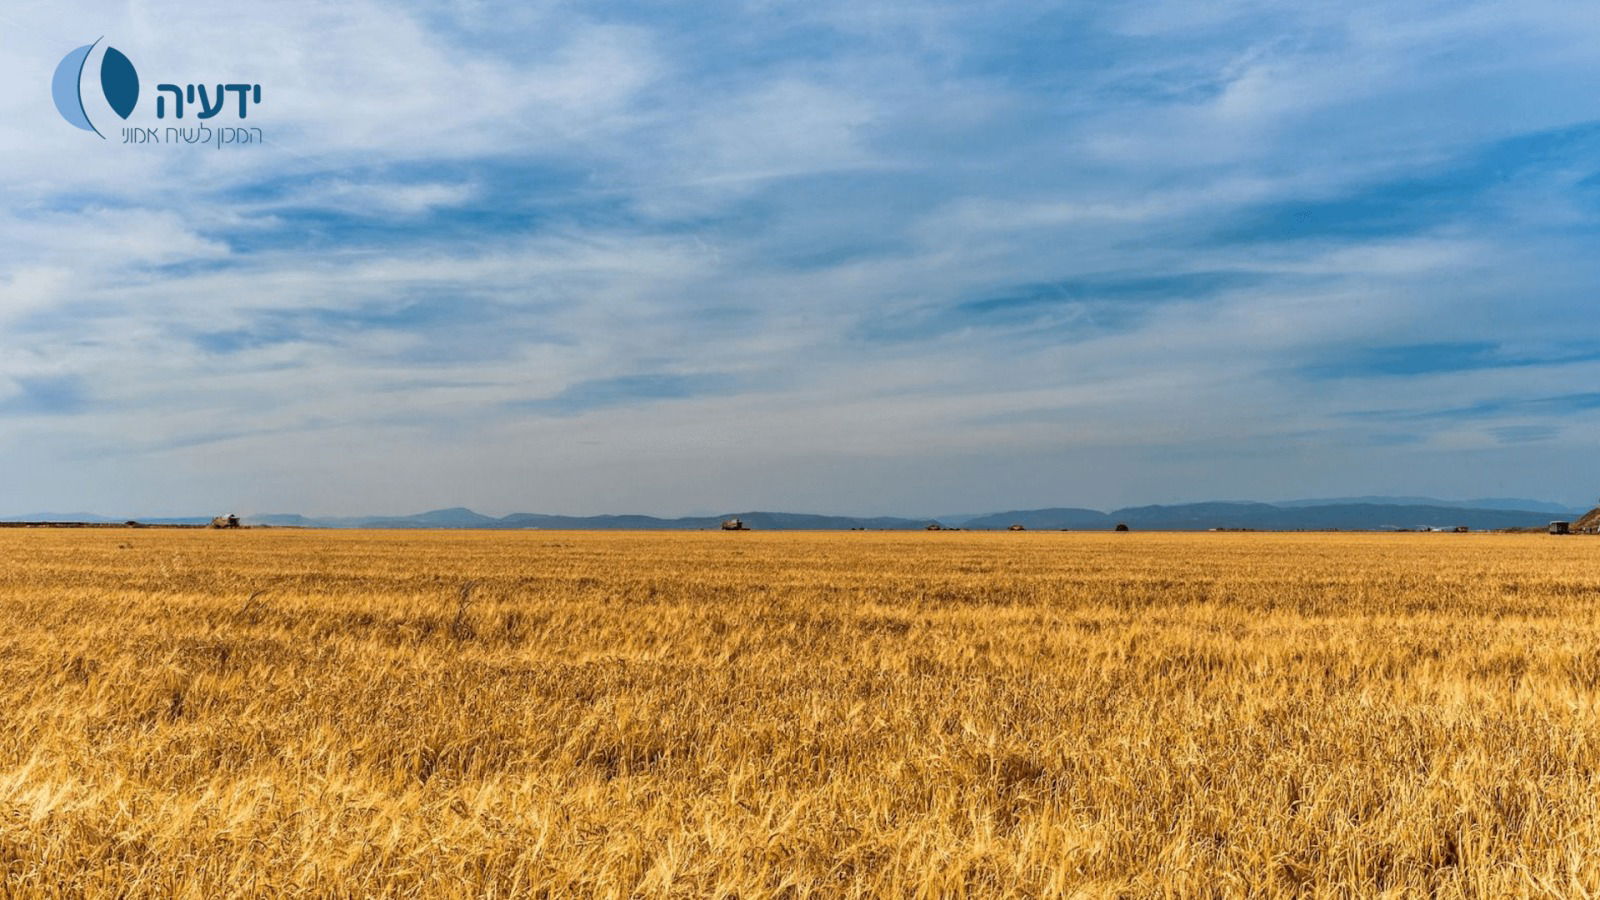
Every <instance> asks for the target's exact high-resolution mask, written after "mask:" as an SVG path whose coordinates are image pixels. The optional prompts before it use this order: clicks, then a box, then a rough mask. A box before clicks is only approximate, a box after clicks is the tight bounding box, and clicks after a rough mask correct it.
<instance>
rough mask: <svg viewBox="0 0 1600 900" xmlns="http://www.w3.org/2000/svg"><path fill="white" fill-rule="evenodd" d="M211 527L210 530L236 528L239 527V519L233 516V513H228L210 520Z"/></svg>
mask: <svg viewBox="0 0 1600 900" xmlns="http://www.w3.org/2000/svg"><path fill="white" fill-rule="evenodd" d="M211 527H212V528H238V527H239V517H238V516H236V515H234V514H233V513H228V514H227V515H225V516H217V517H216V518H215V519H212V520H211Z"/></svg>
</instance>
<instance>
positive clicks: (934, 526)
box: [927, 522, 944, 531]
mask: <svg viewBox="0 0 1600 900" xmlns="http://www.w3.org/2000/svg"><path fill="white" fill-rule="evenodd" d="M927 530H928V531H943V530H944V526H943V525H940V524H939V523H938V522H929V523H928V528H927Z"/></svg>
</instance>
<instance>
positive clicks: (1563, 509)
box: [1272, 496, 1588, 515]
mask: <svg viewBox="0 0 1600 900" xmlns="http://www.w3.org/2000/svg"><path fill="white" fill-rule="evenodd" d="M1352 503H1360V504H1368V505H1377V506H1450V507H1455V508H1457V509H1509V510H1512V511H1515V512H1524V511H1526V512H1543V513H1553V514H1557V515H1582V514H1583V513H1585V512H1587V511H1588V510H1586V509H1580V508H1578V507H1575V506H1567V505H1566V504H1563V503H1551V502H1549V501H1548V500H1528V499H1525V498H1522V497H1481V498H1479V499H1476V500H1440V499H1438V498H1436V497H1383V496H1372V497H1328V498H1323V499H1316V500H1279V501H1278V502H1276V503H1274V504H1272V505H1273V506H1284V507H1288V508H1291V509H1295V508H1299V507H1303V506H1346V505H1349V504H1352Z"/></svg>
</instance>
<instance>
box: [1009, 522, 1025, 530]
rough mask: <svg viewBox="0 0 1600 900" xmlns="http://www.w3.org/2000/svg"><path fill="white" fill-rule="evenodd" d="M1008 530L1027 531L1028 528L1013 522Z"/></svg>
mask: <svg viewBox="0 0 1600 900" xmlns="http://www.w3.org/2000/svg"><path fill="white" fill-rule="evenodd" d="M1006 530H1007V531H1027V530H1028V529H1026V528H1024V527H1022V526H1021V525H1017V524H1013V525H1012V526H1011V527H1010V528H1007V529H1006Z"/></svg>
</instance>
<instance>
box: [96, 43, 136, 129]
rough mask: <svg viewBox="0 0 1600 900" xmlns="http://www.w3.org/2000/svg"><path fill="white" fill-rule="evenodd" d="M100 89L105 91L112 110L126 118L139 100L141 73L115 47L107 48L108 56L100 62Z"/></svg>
mask: <svg viewBox="0 0 1600 900" xmlns="http://www.w3.org/2000/svg"><path fill="white" fill-rule="evenodd" d="M100 89H101V90H102V91H104V92H105V95H106V102H107V103H109V104H111V111H112V112H115V113H116V114H117V115H119V116H121V117H123V118H124V119H126V118H127V117H128V116H129V115H131V114H132V113H133V108H134V106H136V105H137V104H138V102H139V73H138V72H136V71H134V68H133V63H132V62H130V61H129V60H128V58H127V57H126V56H123V55H122V51H120V50H118V49H117V48H115V47H107V48H106V57H105V59H104V60H103V61H102V62H101V63H100Z"/></svg>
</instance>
